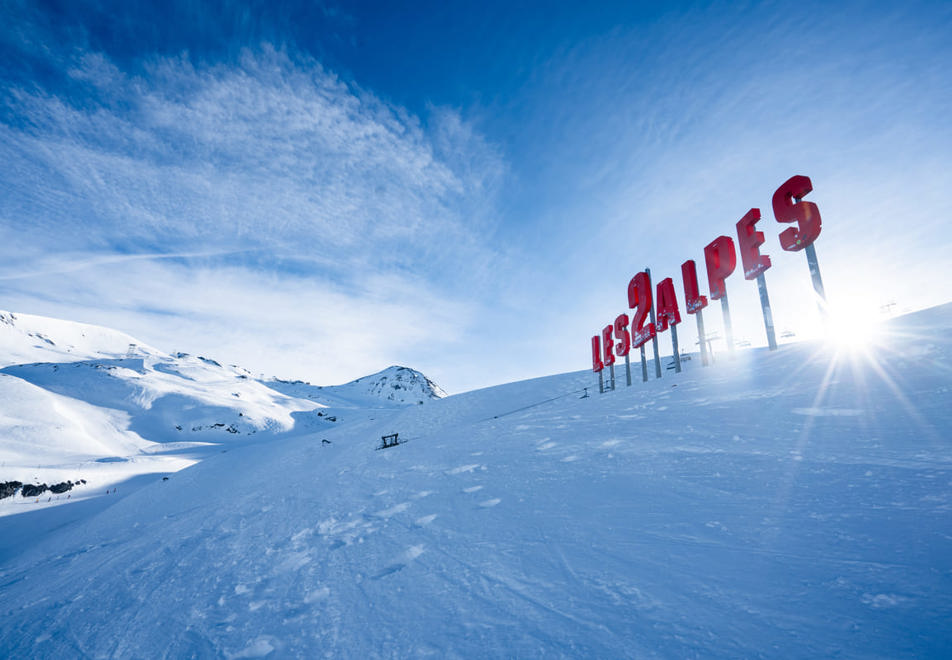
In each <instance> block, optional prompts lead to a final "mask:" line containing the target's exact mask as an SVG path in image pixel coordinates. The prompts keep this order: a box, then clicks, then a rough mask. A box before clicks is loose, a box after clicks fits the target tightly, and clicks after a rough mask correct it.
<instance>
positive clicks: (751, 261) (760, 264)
mask: <svg viewBox="0 0 952 660" xmlns="http://www.w3.org/2000/svg"><path fill="white" fill-rule="evenodd" d="M759 220H760V209H751V210H749V211H747V215H745V216H744V217H743V218H741V219H740V221H739V222H738V223H737V246H738V248H739V249H740V258H741V263H743V264H744V279H747V280H755V279H757V276H758V275H760V274H761V273H762V272H764V271H765V270H767V269H768V268H770V257H768V256H767V255H766V254H760V250H759V248H760V246H761V245H763V244H764V233H763V232H762V231H757V230H756V229H755V228H754V225H755V224H757V222H758V221H759Z"/></svg>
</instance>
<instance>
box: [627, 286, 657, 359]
mask: <svg viewBox="0 0 952 660" xmlns="http://www.w3.org/2000/svg"><path fill="white" fill-rule="evenodd" d="M628 307H630V308H631V309H634V310H637V311H636V312H635V313H634V315H633V316H632V317H631V347H632V348H638V347H639V346H643V345H644V343H645V342H646V341H648V340H649V339H651V338H652V337H654V336H655V325H654V323H649V324H648V325H645V318H646V317H647V316H648V312H650V311H651V280H650V279H649V278H648V273H646V272H644V271H642V272H640V273H637V274H636V275H635V276H634V277H633V278H631V282H629V283H628Z"/></svg>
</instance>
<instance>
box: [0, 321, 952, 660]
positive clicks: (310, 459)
mask: <svg viewBox="0 0 952 660" xmlns="http://www.w3.org/2000/svg"><path fill="white" fill-rule="evenodd" d="M950 325H952V305H946V306H943V307H941V308H935V309H932V310H927V311H925V312H921V313H918V314H916V315H913V316H909V317H904V318H900V319H896V320H894V321H893V322H892V323H891V324H890V326H889V328H888V330H889V331H890V333H889V335H888V337H887V338H886V339H885V340H884V342H883V343H882V344H881V345H880V346H878V347H875V348H871V349H870V350H868V351H866V352H855V353H843V352H839V351H838V350H836V349H833V348H830V347H828V346H825V345H819V344H791V345H785V346H782V347H781V348H780V350H778V351H776V352H773V353H768V352H767V351H765V350H747V351H739V352H738V354H737V356H736V357H735V358H734V359H733V360H728V359H719V360H718V362H717V364H716V365H714V366H712V367H710V368H701V367H700V365H699V363H698V361H691V362H690V363H688V365H687V367H686V369H685V371H684V372H683V373H681V374H677V375H675V374H672V373H665V375H664V378H662V379H661V380H652V381H650V382H648V383H640V382H636V383H635V384H634V385H633V386H632V387H630V388H626V387H624V386H623V385H621V386H619V387H618V389H617V390H615V391H613V392H608V393H606V394H602V395H599V394H598V393H597V390H596V391H594V392H593V389H592V387H591V385H592V383H593V378H592V374H591V373H588V372H578V373H570V374H562V375H556V376H550V377H547V378H541V379H536V380H532V381H524V382H519V383H510V384H508V385H504V386H500V387H495V388H487V389H484V390H479V391H476V392H469V393H465V394H461V395H456V396H450V397H446V398H443V399H440V400H434V401H432V402H429V403H427V404H426V405H392V404H390V403H386V405H383V404H381V405H378V406H376V407H372V408H360V407H356V406H355V407H352V408H347V409H344V408H342V410H345V412H346V415H345V418H343V419H342V420H340V421H339V422H338V423H335V424H330V425H328V426H327V427H326V428H321V429H320V432H319V433H315V432H313V431H310V430H308V429H307V428H305V427H301V428H298V427H297V426H296V427H295V429H293V430H291V431H289V432H287V433H284V434H282V435H281V436H280V437H279V438H278V439H277V440H276V441H272V442H246V443H243V444H240V445H235V446H233V447H231V448H230V449H229V450H228V451H227V453H215V454H210V455H208V456H207V458H205V460H203V461H201V462H200V463H198V464H196V465H194V466H192V467H190V468H188V469H185V470H182V471H180V472H178V473H176V474H173V475H171V476H170V477H169V480H168V481H162V480H160V479H159V478H158V477H156V478H153V479H152V481H151V483H145V485H142V486H141V487H139V488H137V489H134V490H133V489H130V490H132V492H131V493H130V494H128V495H126V496H125V497H122V495H123V494H124V493H125V491H126V489H125V487H120V491H121V492H120V493H119V494H118V495H116V494H113V495H110V496H105V495H104V496H102V497H100V498H98V500H97V502H107V503H108V504H106V505H101V506H100V507H99V508H98V510H96V511H93V512H91V513H90V512H86V511H85V510H83V509H81V508H80V507H77V506H75V505H71V506H65V507H60V508H59V509H58V510H57V509H50V510H47V511H45V512H44V511H41V512H39V513H36V514H24V515H16V516H6V517H3V518H0V539H4V538H10V537H11V536H13V535H16V534H19V542H18V543H17V544H16V545H15V546H13V544H8V545H7V546H6V547H3V543H2V541H0V655H4V656H7V657H31V658H53V657H60V656H63V655H66V656H109V657H155V656H159V657H233V658H239V657H264V656H268V657H317V656H331V657H355V658H356V657H359V658H375V657H418V656H436V657H602V658H609V657H610V658H620V657H637V658H684V657H704V658H739V657H744V658H754V657H777V658H817V657H870V658H872V657H877V658H912V657H919V658H922V657H930V658H931V657H935V658H939V657H950V655H952V632H950V628H949V626H948V622H949V620H950V617H952V516H950V512H952V487H950V484H952V442H950V438H949V434H948V432H947V429H948V427H949V423H950V420H952V416H950V412H949V405H948V404H949V385H950V377H949V374H950V364H952V363H950V359H952V333H950V332H949V328H950ZM621 382H622V383H623V382H624V381H623V380H622V381H621ZM358 384H359V383H358ZM299 387H303V384H301V385H299ZM585 387H588V388H589V389H588V396H585V394H586V393H585V391H584V388H585ZM322 389H324V388H322ZM322 389H317V388H315V391H313V392H311V393H312V394H314V396H315V397H316V396H319V395H320V392H321V391H322ZM306 399H307V397H304V398H301V399H299V400H306ZM310 400H311V401H312V402H313V403H316V399H310ZM301 414H303V415H309V414H312V413H310V412H307V411H304V412H303V413H301ZM394 432H399V434H400V438H401V439H405V440H406V442H405V443H404V444H401V445H399V446H396V447H392V448H389V449H385V450H378V449H377V448H378V447H379V442H380V436H381V435H383V434H387V433H394ZM110 497H111V498H112V499H109V498H110ZM69 511H75V512H76V513H75V516H76V518H74V519H72V520H69V519H65V518H63V517H62V516H64V515H66V514H65V513H64V512H69ZM54 514H55V515H59V516H61V517H60V518H58V519H57V521H56V522H57V524H58V529H55V530H53V529H52V525H50V524H47V523H45V522H44V521H46V520H47V517H46V516H50V515H54ZM44 525H45V526H44Z"/></svg>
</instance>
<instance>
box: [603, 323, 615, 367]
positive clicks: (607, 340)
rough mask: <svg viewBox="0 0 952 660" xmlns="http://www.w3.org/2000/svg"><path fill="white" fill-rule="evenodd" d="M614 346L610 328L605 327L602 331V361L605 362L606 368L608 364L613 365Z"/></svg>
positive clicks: (608, 326)
mask: <svg viewBox="0 0 952 660" xmlns="http://www.w3.org/2000/svg"><path fill="white" fill-rule="evenodd" d="M614 345H615V342H614V341H612V326H610V325H606V326H605V329H604V330H602V360H603V361H604V362H605V366H606V367H607V366H608V365H610V364H615V352H614V351H613V350H612V347H613V346H614Z"/></svg>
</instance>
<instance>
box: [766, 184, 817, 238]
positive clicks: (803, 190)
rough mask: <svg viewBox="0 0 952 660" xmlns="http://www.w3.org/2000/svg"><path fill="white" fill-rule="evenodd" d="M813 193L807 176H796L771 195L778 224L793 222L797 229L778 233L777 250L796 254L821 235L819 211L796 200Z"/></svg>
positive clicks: (812, 205)
mask: <svg viewBox="0 0 952 660" xmlns="http://www.w3.org/2000/svg"><path fill="white" fill-rule="evenodd" d="M811 190H813V183H812V182H811V181H810V177H807V176H803V175H801V174H798V175H797V176H792V177H790V178H789V179H787V181H786V183H784V184H783V185H782V186H780V187H779V188H777V192H775V193H774V196H773V212H774V216H776V218H777V222H796V223H797V225H798V226H797V227H796V228H794V227H790V229H785V230H784V231H783V232H781V234H780V247H782V248H783V249H784V250H787V251H789V252H798V251H800V250H802V249H803V248H805V247H806V246H808V245H810V244H811V243H813V241H815V240H816V239H817V237H818V236H819V235H820V226H821V224H822V223H821V220H820V209H818V208H817V206H816V204H814V203H813V202H800V201H797V200H799V199H800V198H801V197H803V196H804V195H806V194H807V193H808V192H810V191H811Z"/></svg>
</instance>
